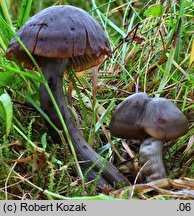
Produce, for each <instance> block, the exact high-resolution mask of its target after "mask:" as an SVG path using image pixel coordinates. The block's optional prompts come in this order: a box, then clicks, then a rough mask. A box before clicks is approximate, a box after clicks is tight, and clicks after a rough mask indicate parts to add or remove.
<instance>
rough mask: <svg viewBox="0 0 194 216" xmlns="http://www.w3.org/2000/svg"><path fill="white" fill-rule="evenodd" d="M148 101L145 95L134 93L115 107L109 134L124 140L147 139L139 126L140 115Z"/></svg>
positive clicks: (146, 135)
mask: <svg viewBox="0 0 194 216" xmlns="http://www.w3.org/2000/svg"><path fill="white" fill-rule="evenodd" d="M148 101H149V98H148V96H147V94H146V93H136V94H133V95H131V96H129V97H127V98H126V99H125V100H124V101H122V102H121V103H120V104H119V105H117V107H116V109H115V111H114V112H113V114H112V117H111V122H110V132H111V134H112V135H113V136H115V137H119V138H124V139H139V138H145V137H148V136H149V135H148V134H147V133H146V132H145V131H144V128H143V127H142V126H141V118H142V113H143V111H144V107H145V104H147V103H148Z"/></svg>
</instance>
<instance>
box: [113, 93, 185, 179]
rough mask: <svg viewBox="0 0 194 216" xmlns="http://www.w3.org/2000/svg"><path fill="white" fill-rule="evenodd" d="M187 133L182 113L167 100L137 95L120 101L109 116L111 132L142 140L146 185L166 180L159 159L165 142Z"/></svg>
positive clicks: (142, 159)
mask: <svg viewBox="0 0 194 216" xmlns="http://www.w3.org/2000/svg"><path fill="white" fill-rule="evenodd" d="M187 131H188V120H187V118H186V117H185V116H184V114H183V113H182V112H181V111H180V110H179V109H178V108H177V107H176V106H175V105H174V104H173V103H172V102H171V101H170V100H168V99H166V98H150V97H148V95H147V94H146V93H136V94H134V95H132V96H129V97H127V98H126V99H125V100H124V101H123V102H121V103H120V104H119V105H118V106H117V107H116V109H115V111H114V112H113V114H112V118H111V122H110V132H111V134H112V135H113V136H115V137H119V138H124V139H143V140H144V142H143V143H142V144H141V147H140V163H141V165H142V166H143V165H144V164H145V163H146V164H145V167H143V170H142V173H143V175H144V176H145V178H146V180H147V181H148V182H150V181H153V180H157V179H161V178H165V177H166V171H165V168H164V164H163V159H162V148H163V143H164V142H165V141H169V140H172V139H177V138H178V137H180V136H182V135H184V134H186V133H187Z"/></svg>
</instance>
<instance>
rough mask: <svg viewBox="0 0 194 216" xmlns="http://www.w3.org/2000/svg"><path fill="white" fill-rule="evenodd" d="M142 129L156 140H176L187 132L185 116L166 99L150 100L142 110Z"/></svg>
mask: <svg viewBox="0 0 194 216" xmlns="http://www.w3.org/2000/svg"><path fill="white" fill-rule="evenodd" d="M141 125H142V127H143V128H144V130H145V131H146V133H148V134H149V135H150V136H152V137H154V138H156V139H158V140H164V141H168V140H172V139H176V138H178V137H180V136H182V135H184V134H186V133H187V131H188V129H189V128H188V120H187V118H186V117H185V115H184V114H183V113H182V112H181V111H180V110H179V109H178V108H177V107H176V106H175V105H174V104H173V103H172V102H171V101H170V100H168V99H166V98H152V99H151V100H150V101H149V103H147V106H146V109H145V110H144V114H143V118H142V122H141Z"/></svg>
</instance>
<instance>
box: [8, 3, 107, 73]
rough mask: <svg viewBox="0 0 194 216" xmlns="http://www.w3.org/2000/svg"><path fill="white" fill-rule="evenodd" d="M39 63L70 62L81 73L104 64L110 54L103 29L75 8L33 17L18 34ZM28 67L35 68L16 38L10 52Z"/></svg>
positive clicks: (56, 9)
mask: <svg viewBox="0 0 194 216" xmlns="http://www.w3.org/2000/svg"><path fill="white" fill-rule="evenodd" d="M16 34H17V35H18V36H19V38H20V39H21V41H22V42H23V43H24V45H25V46H26V47H27V49H28V50H29V51H30V53H31V54H32V55H35V58H36V60H37V61H38V62H40V61H39V60H41V58H39V57H48V58H51V57H52V58H69V65H70V67H71V68H72V69H73V70H75V71H81V70H84V69H87V68H90V67H93V66H95V65H98V64H99V63H100V62H101V61H102V58H101V57H102V56H103V55H108V54H109V53H110V44H109V40H108V38H107V37H106V35H105V33H104V31H103V29H102V27H101V26H100V25H99V24H98V22H97V21H96V20H95V19H93V18H92V17H91V16H90V15H89V14H88V13H87V12H85V11H84V10H82V9H80V8H77V7H73V6H67V5H65V6H64V5H63V6H52V7H49V8H47V9H44V10H42V11H40V12H39V13H38V14H36V15H35V16H33V17H31V18H30V19H29V20H28V21H27V22H26V23H25V24H24V25H23V26H22V27H21V28H20V29H19V31H18V32H17V33H16ZM11 54H14V55H15V57H16V58H17V59H18V60H19V61H20V62H24V66H25V67H27V68H32V67H33V64H32V62H31V61H30V59H29V57H28V56H27V55H26V53H25V51H24V50H23V48H22V47H21V46H20V44H19V43H18V42H17V40H16V39H15V38H12V40H11V42H10V44H9V47H8V49H7V58H8V59H12V57H11Z"/></svg>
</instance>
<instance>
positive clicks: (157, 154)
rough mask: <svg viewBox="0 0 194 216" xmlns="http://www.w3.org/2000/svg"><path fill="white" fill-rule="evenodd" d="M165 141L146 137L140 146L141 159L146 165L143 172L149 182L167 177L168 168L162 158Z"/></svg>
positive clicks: (141, 162)
mask: <svg viewBox="0 0 194 216" xmlns="http://www.w3.org/2000/svg"><path fill="white" fill-rule="evenodd" d="M162 149H163V142H162V141H160V140H157V139H155V138H148V139H146V140H145V141H144V142H143V143H142V144H141V146H140V151H139V160H140V164H141V165H142V166H143V165H144V164H145V163H147V164H146V165H145V167H144V168H143V169H142V174H143V176H144V177H145V178H146V181H147V182H151V181H154V180H158V179H162V178H166V170H165V168H164V164H163V159H162Z"/></svg>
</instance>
